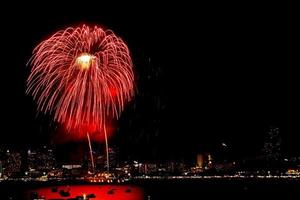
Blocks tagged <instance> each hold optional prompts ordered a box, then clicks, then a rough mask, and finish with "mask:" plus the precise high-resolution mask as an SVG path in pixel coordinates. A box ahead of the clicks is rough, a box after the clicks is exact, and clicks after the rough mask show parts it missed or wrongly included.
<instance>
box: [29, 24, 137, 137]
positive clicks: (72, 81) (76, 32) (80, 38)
mask: <svg viewBox="0 0 300 200" xmlns="http://www.w3.org/2000/svg"><path fill="white" fill-rule="evenodd" d="M29 64H30V65H32V69H31V73H30V75H29V77H28V80H27V90H26V93H27V94H31V95H32V96H33V98H34V99H35V100H36V101H37V104H38V110H39V111H41V112H43V113H51V114H53V117H54V120H55V121H57V122H59V123H62V124H64V125H65V127H66V128H67V130H74V129H76V128H79V129H80V128H81V127H82V126H86V124H91V125H93V128H94V129H96V130H99V131H100V130H102V129H103V128H104V127H105V121H106V118H107V117H112V118H118V117H119V116H120V114H121V112H122V110H123V109H124V105H125V103H126V102H128V101H130V100H131V98H132V97H133V94H134V75H133V69H132V67H133V65H132V60H131V57H130V54H129V50H128V48H127V46H126V44H125V43H124V42H123V41H122V40H121V39H120V38H119V37H117V36H116V35H115V34H114V33H113V32H112V31H104V30H103V29H101V28H99V27H97V26H95V27H89V26H86V25H83V26H81V27H77V28H72V27H71V28H67V29H66V30H61V31H58V32H57V33H55V34H54V35H53V36H51V37H50V38H49V39H47V40H45V41H43V42H41V43H40V44H39V45H38V46H37V47H36V48H35V49H34V51H33V56H32V57H31V59H30V61H29Z"/></svg>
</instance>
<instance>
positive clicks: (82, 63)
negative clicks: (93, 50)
mask: <svg viewBox="0 0 300 200" xmlns="http://www.w3.org/2000/svg"><path fill="white" fill-rule="evenodd" d="M93 57H94V56H92V55H90V54H82V55H81V56H79V57H78V58H77V59H76V64H77V65H78V66H79V67H80V69H83V70H85V69H88V68H90V66H91V64H92V60H93Z"/></svg>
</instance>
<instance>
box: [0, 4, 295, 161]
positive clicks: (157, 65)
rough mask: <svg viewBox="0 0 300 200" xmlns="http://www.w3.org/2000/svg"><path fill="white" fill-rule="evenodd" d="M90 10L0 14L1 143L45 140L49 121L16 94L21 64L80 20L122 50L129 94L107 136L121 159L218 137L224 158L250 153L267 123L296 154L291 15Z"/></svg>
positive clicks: (191, 149)
mask: <svg viewBox="0 0 300 200" xmlns="http://www.w3.org/2000/svg"><path fill="white" fill-rule="evenodd" d="M92 7H93V8H91V9H86V10H80V9H81V8H80V6H77V7H76V6H73V7H66V8H55V9H54V8H53V9H52V11H44V10H39V9H36V8H31V9H27V8H26V9H25V8H24V10H23V11H22V10H21V11H18V13H16V12H11V16H7V15H5V16H2V15H4V14H1V19H2V25H1V26H2V31H1V39H2V41H1V49H2V53H1V65H2V68H1V75H2V78H1V84H0V87H1V92H2V95H1V105H2V109H1V119H2V120H1V129H2V131H1V142H0V144H10V145H11V146H18V144H25V145H26V144H32V143H50V142H51V135H53V134H54V133H53V132H55V127H56V125H55V123H53V122H50V120H49V119H50V118H51V117H49V116H43V115H37V114H36V107H35V104H34V102H33V100H32V98H31V97H28V96H26V95H25V80H26V77H27V75H28V73H29V68H27V67H26V63H27V61H28V59H29V58H30V55H31V51H32V49H33V48H34V46H35V45H37V44H38V43H39V42H41V41H42V40H43V39H45V38H47V37H48V36H50V35H51V34H52V33H54V32H56V31H57V30H60V29H63V28H66V27H68V26H72V25H78V24H82V23H87V24H98V25H100V26H102V27H106V28H109V29H112V30H113V31H114V32H115V33H116V34H117V35H118V36H120V37H121V38H122V39H123V40H124V41H125V42H126V43H127V45H128V47H129V49H130V50H131V55H132V58H133V62H134V66H135V73H136V86H137V95H136V97H135V99H134V101H133V102H131V103H130V104H129V105H128V107H127V108H126V109H125V111H124V113H123V115H122V117H121V119H120V120H119V124H118V127H119V128H118V130H117V132H116V134H115V137H114V139H113V141H112V142H113V143H114V144H115V145H116V146H119V147H120V150H121V152H122V154H123V155H128V156H130V157H133V158H140V159H161V158H170V159H178V158H182V157H185V156H194V155H195V153H197V152H201V151H212V152H218V151H220V149H221V148H222V145H221V144H222V143H226V144H227V145H228V151H229V154H230V155H231V156H232V157H236V158H243V157H252V156H257V155H259V154H260V153H261V149H262V146H263V142H264V137H265V134H266V132H267V131H268V129H269V127H270V126H277V127H279V128H280V130H281V137H282V141H283V144H282V145H283V146H282V150H283V153H284V154H286V155H290V156H293V155H299V153H300V146H299V135H300V127H299V122H300V117H299V113H300V107H299V102H300V97H299V94H298V93H299V87H300V84H299V82H300V80H299V78H298V77H299V74H298V70H297V68H298V67H299V50H298V49H299V46H300V45H299V35H300V34H299V30H298V24H299V23H298V22H296V18H295V16H294V15H293V12H289V11H287V10H284V11H283V10H281V9H280V8H276V9H273V8H272V7H268V6H267V7H264V8H261V9H247V10H246V9H245V8H243V9H239V10H236V9H233V8H231V9H223V7H222V6H220V7H218V8H217V7H210V8H202V7H197V6H193V5H189V6H183V5H177V6H176V7H174V8H173V7H171V6H165V7H164V6H157V5H155V6H151V5H150V4H149V5H148V4H147V5H138V7H137V8H134V7H131V6H129V5H127V7H128V9H127V7H122V5H120V6H119V7H113V6H103V7H101V6H100V5H97V6H96V5H95V6H92ZM279 7H280V6H279ZM79 10H80V11H79ZM125 157H126V156H125Z"/></svg>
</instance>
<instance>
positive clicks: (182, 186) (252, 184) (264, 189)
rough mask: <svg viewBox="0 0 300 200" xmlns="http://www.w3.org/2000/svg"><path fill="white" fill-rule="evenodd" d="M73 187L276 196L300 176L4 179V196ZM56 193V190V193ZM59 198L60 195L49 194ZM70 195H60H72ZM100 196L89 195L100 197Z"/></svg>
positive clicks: (151, 194) (160, 199) (142, 193)
mask: <svg viewBox="0 0 300 200" xmlns="http://www.w3.org/2000/svg"><path fill="white" fill-rule="evenodd" d="M55 187H57V192H59V191H60V190H62V189H63V190H64V191H67V190H68V188H69V189H70V191H71V193H72V191H73V192H74V195H76V196H83V194H86V195H88V194H92V193H94V194H95V196H96V197H97V198H99V197H101V198H99V199H102V200H106V199H109V200H113V199H119V200H121V199H122V200H142V199H145V200H149V199H150V200H164V199H187V200H192V199H195V198H196V199H199V198H200V197H202V196H205V195H209V196H210V197H217V196H222V197H225V198H228V197H232V198H235V197H241V198H243V197H246V196H252V197H259V196H261V195H263V196H266V197H274V196H276V195H294V194H299V193H300V189H299V188H300V180H299V179H256V178H250V179H249V178H241V179H220V178H219V179H184V180H176V179H164V180H161V179H160V180H158V179H157V180H155V179H139V180H132V181H129V182H127V183H123V184H101V183H100V184H98V183H84V184H83V183H80V182H77V183H76V182H56V183H55V182H53V183H51V182H35V183H30V184H29V183H22V182H5V183H1V187H0V188H1V189H0V190H1V191H0V192H1V195H2V196H1V199H10V200H22V199H24V200H28V197H29V196H28V194H30V192H32V191H37V192H39V193H40V194H42V195H44V196H45V195H47V194H48V195H49V194H51V195H53V194H55V193H56V192H52V189H53V188H55ZM55 195H56V194H55ZM47 198H53V199H54V198H55V199H59V198H58V196H49V197H47V196H46V199H47ZM69 198H71V196H70V197H60V199H69ZM97 198H90V199H94V200H97Z"/></svg>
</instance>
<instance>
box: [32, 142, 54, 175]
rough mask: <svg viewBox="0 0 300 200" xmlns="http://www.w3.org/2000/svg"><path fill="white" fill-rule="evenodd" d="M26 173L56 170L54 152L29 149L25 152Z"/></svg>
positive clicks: (50, 149) (44, 148) (44, 149)
mask: <svg viewBox="0 0 300 200" xmlns="http://www.w3.org/2000/svg"><path fill="white" fill-rule="evenodd" d="M27 159H28V160H27V163H28V171H29V172H32V171H38V172H49V171H51V170H53V169H55V168H56V162H55V157H54V152H53V149H52V148H48V147H47V146H43V147H42V148H37V149H29V150H28V151H27Z"/></svg>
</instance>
